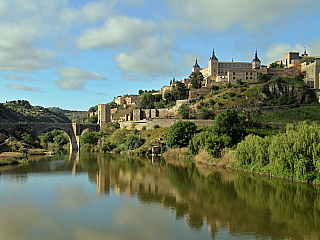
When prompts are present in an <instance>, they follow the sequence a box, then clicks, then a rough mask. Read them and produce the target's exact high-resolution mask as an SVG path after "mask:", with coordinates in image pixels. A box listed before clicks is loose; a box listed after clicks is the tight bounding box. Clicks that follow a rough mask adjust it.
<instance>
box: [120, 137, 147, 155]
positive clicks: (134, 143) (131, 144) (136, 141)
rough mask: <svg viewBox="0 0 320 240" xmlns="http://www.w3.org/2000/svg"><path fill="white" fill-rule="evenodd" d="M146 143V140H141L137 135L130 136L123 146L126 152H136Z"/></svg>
mask: <svg viewBox="0 0 320 240" xmlns="http://www.w3.org/2000/svg"><path fill="white" fill-rule="evenodd" d="M144 143H145V139H143V138H140V137H138V136H135V135H130V136H129V137H128V138H127V140H126V141H125V142H124V144H123V149H124V150H125V151H126V150H134V149H136V148H138V147H141V146H142V145H143V144H144Z"/></svg>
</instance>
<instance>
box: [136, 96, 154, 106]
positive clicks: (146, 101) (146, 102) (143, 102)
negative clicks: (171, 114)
mask: <svg viewBox="0 0 320 240" xmlns="http://www.w3.org/2000/svg"><path fill="white" fill-rule="evenodd" d="M154 102H155V97H154V95H152V94H151V93H144V94H143V95H142V96H140V97H139V100H138V102H137V104H136V107H137V108H139V109H153V108H154Z"/></svg>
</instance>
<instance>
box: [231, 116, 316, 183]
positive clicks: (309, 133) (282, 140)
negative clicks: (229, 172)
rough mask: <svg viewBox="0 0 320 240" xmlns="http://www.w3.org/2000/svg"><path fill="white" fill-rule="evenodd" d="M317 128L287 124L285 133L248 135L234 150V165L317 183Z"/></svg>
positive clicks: (304, 124)
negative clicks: (264, 136)
mask: <svg viewBox="0 0 320 240" xmlns="http://www.w3.org/2000/svg"><path fill="white" fill-rule="evenodd" d="M319 143H320V126H318V125H315V124H307V123H306V122H302V123H299V124H298V125H292V124H289V125H287V129H286V132H285V133H281V134H277V135H275V136H271V137H266V138H261V137H258V136H254V135H249V136H247V137H246V138H245V140H244V141H242V142H240V143H239V144H238V146H237V149H236V151H235V154H234V157H235V162H234V166H235V167H237V168H243V169H248V170H252V171H261V172H266V173H270V174H273V175H276V176H283V177H288V178H292V179H297V180H304V181H313V182H320V173H319V170H320V144H319Z"/></svg>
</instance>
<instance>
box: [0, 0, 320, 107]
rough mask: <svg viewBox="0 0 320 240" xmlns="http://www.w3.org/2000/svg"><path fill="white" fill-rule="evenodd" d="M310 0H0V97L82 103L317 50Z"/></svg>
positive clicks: (315, 4) (318, 13)
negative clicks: (213, 64)
mask: <svg viewBox="0 0 320 240" xmlns="http://www.w3.org/2000/svg"><path fill="white" fill-rule="evenodd" d="M319 23H320V0H304V1H301V0H268V1H265V0H263V1H262V0H242V1H239V0H223V1H221V0H197V1H194V0H157V1H156V0H96V1H93V0H92V1H89V0H54V1H45V0H0V89H1V90H0V102H1V103H4V102H6V101H12V100H28V101H29V102H30V103H31V105H34V106H44V107H60V108H62V109H68V110H88V109H89V108H90V107H91V106H95V105H97V104H100V103H109V102H111V101H113V99H114V97H117V96H120V95H125V94H138V91H139V89H143V90H151V89H155V90H160V89H161V87H162V86H164V85H168V84H169V83H170V80H171V79H172V78H175V79H177V80H182V79H184V78H187V77H188V76H189V75H190V73H191V69H192V66H193V64H194V62H195V58H197V59H198V63H199V65H200V66H201V67H202V68H203V67H206V66H208V60H209V58H210V56H211V55H212V50H213V48H214V50H215V54H216V56H217V58H218V59H219V61H231V60H232V59H233V61H246V62H251V61H252V59H253V58H254V53H255V51H256V50H257V51H258V56H259V58H260V60H261V61H262V64H263V65H269V64H270V63H272V62H274V61H276V60H282V59H283V58H284V54H285V53H287V52H289V51H298V52H300V53H303V51H304V49H305V48H306V50H307V53H308V54H309V55H310V56H320V24H319Z"/></svg>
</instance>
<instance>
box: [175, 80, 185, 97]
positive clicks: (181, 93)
mask: <svg viewBox="0 0 320 240" xmlns="http://www.w3.org/2000/svg"><path fill="white" fill-rule="evenodd" d="M172 94H173V95H174V98H175V100H183V99H187V98H188V89H187V87H186V85H185V84H184V83H183V82H178V81H177V82H176V84H175V88H174V89H173V90H172Z"/></svg>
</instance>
